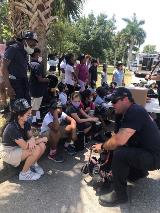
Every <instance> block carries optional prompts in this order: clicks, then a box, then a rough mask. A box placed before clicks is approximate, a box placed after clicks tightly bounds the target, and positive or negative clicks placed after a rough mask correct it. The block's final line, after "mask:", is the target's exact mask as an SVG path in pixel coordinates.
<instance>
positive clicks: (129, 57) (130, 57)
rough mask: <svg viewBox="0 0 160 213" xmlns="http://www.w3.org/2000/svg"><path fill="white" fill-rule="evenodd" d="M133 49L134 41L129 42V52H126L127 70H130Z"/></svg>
mask: <svg viewBox="0 0 160 213" xmlns="http://www.w3.org/2000/svg"><path fill="white" fill-rule="evenodd" d="M133 47H134V40H132V41H131V43H130V46H129V50H128V63H127V66H128V69H130V63H131V60H132V50H133Z"/></svg>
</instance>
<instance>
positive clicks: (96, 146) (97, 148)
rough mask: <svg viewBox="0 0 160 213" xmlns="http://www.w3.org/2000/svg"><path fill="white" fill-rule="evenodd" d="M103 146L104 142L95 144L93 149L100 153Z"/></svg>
mask: <svg viewBox="0 0 160 213" xmlns="http://www.w3.org/2000/svg"><path fill="white" fill-rule="evenodd" d="M101 147H102V143H100V144H95V145H93V146H92V149H93V151H94V152H98V153H100V152H101Z"/></svg>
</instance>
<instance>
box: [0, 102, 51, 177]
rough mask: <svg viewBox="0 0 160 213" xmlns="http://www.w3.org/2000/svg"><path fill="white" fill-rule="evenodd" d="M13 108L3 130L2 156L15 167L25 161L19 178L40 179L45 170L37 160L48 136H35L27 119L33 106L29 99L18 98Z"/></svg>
mask: <svg viewBox="0 0 160 213" xmlns="http://www.w3.org/2000/svg"><path fill="white" fill-rule="evenodd" d="M12 109H13V111H12V112H11V118H10V120H9V122H8V123H7V125H6V126H5V127H4V130H3V131H2V147H1V151H0V157H1V158H2V160H3V161H4V162H6V163H8V164H10V165H12V166H14V167H17V166H19V165H20V163H21V161H25V162H24V166H23V168H22V171H21V172H20V173H19V180H38V179H39V178H40V177H41V175H43V174H44V171H43V169H42V168H41V167H40V166H39V165H38V164H37V161H38V160H39V158H40V157H41V156H42V155H43V153H44V151H45V148H46V146H45V143H47V138H46V137H42V138H37V139H35V138H34V137H33V135H32V131H31V126H30V124H29V123H28V121H27V120H28V118H29V117H30V116H31V106H30V105H29V104H28V102H27V100H25V99H17V100H16V101H15V102H14V104H13V106H12Z"/></svg>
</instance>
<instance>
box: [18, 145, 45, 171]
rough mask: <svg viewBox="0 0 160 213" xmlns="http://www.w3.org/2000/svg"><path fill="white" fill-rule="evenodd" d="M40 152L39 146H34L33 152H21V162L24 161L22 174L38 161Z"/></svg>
mask: <svg viewBox="0 0 160 213" xmlns="http://www.w3.org/2000/svg"><path fill="white" fill-rule="evenodd" d="M41 153H42V150H41V147H40V146H38V145H37V146H36V147H35V148H34V150H32V151H30V150H23V151H22V161H23V160H25V159H26V161H25V164H24V166H23V169H22V172H27V171H28V170H29V168H30V167H31V166H32V165H33V164H34V163H35V162H37V161H38V160H39V158H40V157H41V155H42V154H41Z"/></svg>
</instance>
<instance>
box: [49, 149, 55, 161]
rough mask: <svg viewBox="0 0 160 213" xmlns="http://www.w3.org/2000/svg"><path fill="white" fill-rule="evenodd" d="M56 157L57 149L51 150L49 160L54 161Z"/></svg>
mask: <svg viewBox="0 0 160 213" xmlns="http://www.w3.org/2000/svg"><path fill="white" fill-rule="evenodd" d="M55 155H56V149H51V150H50V152H49V155H48V159H49V160H53V159H54V158H55Z"/></svg>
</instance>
